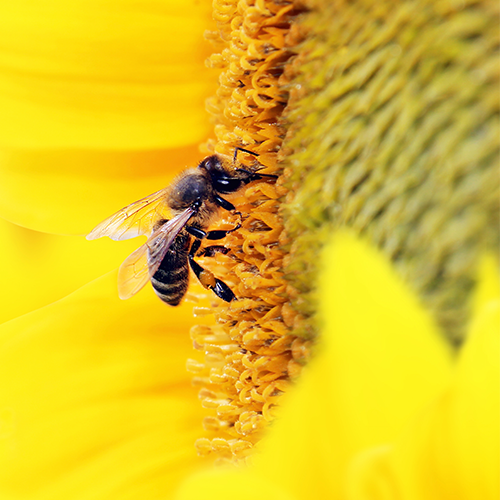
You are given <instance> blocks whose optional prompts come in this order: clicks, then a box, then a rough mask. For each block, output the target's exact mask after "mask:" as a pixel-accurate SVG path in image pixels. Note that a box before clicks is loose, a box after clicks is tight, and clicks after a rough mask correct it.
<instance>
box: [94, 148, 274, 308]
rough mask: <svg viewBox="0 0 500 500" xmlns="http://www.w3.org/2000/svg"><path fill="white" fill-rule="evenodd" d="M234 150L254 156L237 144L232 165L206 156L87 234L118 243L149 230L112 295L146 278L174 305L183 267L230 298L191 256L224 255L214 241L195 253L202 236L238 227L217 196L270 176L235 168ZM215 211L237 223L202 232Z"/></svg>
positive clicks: (215, 236)
mask: <svg viewBox="0 0 500 500" xmlns="http://www.w3.org/2000/svg"><path fill="white" fill-rule="evenodd" d="M238 151H243V152H245V153H249V154H252V155H254V156H258V155H257V154H256V153H252V152H251V151H247V150H246V149H243V148H236V149H235V152H234V157H233V161H232V164H231V162H230V160H228V159H226V158H224V157H222V156H220V155H216V154H215V155H211V156H208V157H206V158H205V159H204V160H202V161H201V162H200V164H199V165H198V167H197V168H190V169H187V170H185V171H184V172H182V173H181V174H180V176H179V177H177V179H175V181H174V182H173V183H172V184H171V185H170V186H168V187H166V188H164V189H160V191H157V192H156V193H153V194H151V195H149V196H146V197H145V198H142V199H141V200H138V201H136V202H134V203H132V204H130V205H128V206H126V207H125V208H122V209H121V210H119V211H118V212H116V213H115V214H114V215H112V216H111V217H108V218H107V219H106V220H104V221H103V222H101V223H100V224H98V225H97V226H96V227H95V228H94V229H93V230H92V231H91V232H90V233H89V234H88V235H87V240H95V239H97V238H101V237H103V236H109V237H110V238H111V239H113V240H117V241H118V240H125V239H129V238H134V237H136V236H139V235H143V234H149V237H148V240H147V241H146V243H145V244H144V245H142V246H141V247H139V248H138V249H137V250H136V251H135V252H133V253H132V254H131V255H129V257H127V259H126V260H125V261H124V262H123V264H122V265H121V266H120V269H119V271H118V294H119V296H120V298H121V299H123V300H125V299H128V298H130V297H132V296H133V295H135V294H136V293H137V292H139V291H140V290H141V289H142V288H143V287H144V286H145V285H146V284H147V283H148V281H151V284H152V286H153V289H154V291H155V293H156V295H158V297H159V298H160V299H161V300H162V301H164V302H166V303H167V304H169V305H171V306H176V305H178V304H179V303H180V302H181V301H182V299H183V298H184V296H185V295H186V292H187V289H188V284H189V268H191V269H192V271H193V272H194V274H195V276H196V277H197V278H198V280H199V281H200V283H201V284H202V285H203V287H205V288H206V289H209V290H212V291H213V292H214V293H215V295H217V296H218V297H220V298H221V299H222V300H224V301H226V302H231V301H232V300H233V299H234V298H235V295H234V293H233V291H232V290H231V289H230V288H229V286H227V285H226V284H225V283H224V282H223V281H221V280H219V279H218V278H216V277H215V276H214V275H213V273H212V272H210V271H208V270H207V269H203V268H202V267H201V266H200V265H199V264H198V263H197V262H196V260H195V257H196V256H197V255H208V256H210V255H213V254H214V253H216V252H223V253H227V251H228V249H227V248H225V247H223V246H218V245H214V246H211V247H207V248H205V249H204V250H203V253H199V250H200V247H201V243H202V240H204V239H206V240H221V239H223V238H224V237H225V236H226V235H227V234H228V233H231V232H232V231H235V230H237V229H238V228H239V227H241V214H240V213H239V212H237V211H236V208H235V206H234V205H233V204H232V203H230V202H229V201H227V200H226V199H224V198H223V197H222V195H225V194H231V193H235V192H236V191H238V190H239V189H240V188H242V187H243V186H245V185H247V184H249V183H250V182H254V181H257V180H262V179H275V178H276V176H274V175H268V174H260V173H257V172H256V171H250V170H247V169H245V168H237V167H236V156H237V153H238ZM219 209H223V210H226V211H228V212H232V213H234V214H235V215H238V216H239V217H240V222H239V223H238V224H237V225H236V226H235V227H233V228H232V229H229V230H225V231H223V230H214V231H207V229H208V227H209V225H210V223H211V222H212V221H213V219H214V218H215V217H216V216H217V213H218V212H219ZM167 210H168V211H169V212H170V214H171V215H172V218H170V219H169V218H166V217H165V215H166V213H165V212H166V211H167Z"/></svg>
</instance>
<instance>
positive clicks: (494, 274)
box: [473, 253, 500, 315]
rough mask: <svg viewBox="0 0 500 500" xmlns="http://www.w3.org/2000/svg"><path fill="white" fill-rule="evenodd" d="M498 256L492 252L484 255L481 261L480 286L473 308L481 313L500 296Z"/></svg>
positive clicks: (476, 312)
mask: <svg viewBox="0 0 500 500" xmlns="http://www.w3.org/2000/svg"><path fill="white" fill-rule="evenodd" d="M498 269H499V265H498V258H497V257H496V256H494V255H493V254H491V253H488V254H485V255H483V257H482V259H481V261H480V262H479V270H478V271H479V272H478V286H477V289H476V291H475V295H474V303H473V310H474V313H475V314H476V315H477V314H480V312H481V311H482V310H483V308H484V307H485V306H486V304H488V302H490V301H492V300H497V299H498V297H500V276H499V274H498Z"/></svg>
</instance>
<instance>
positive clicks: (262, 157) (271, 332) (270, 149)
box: [188, 0, 309, 461]
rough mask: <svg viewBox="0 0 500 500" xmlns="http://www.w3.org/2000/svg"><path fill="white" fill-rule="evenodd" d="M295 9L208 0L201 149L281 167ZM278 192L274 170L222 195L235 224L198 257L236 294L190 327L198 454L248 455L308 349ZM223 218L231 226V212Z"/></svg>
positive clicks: (266, 3)
mask: <svg viewBox="0 0 500 500" xmlns="http://www.w3.org/2000/svg"><path fill="white" fill-rule="evenodd" d="M299 13H300V9H299V8H298V7H297V6H296V5H294V3H283V2H281V1H267V0H264V1H257V2H255V3H254V2H251V1H249V2H241V1H240V2H238V1H236V0H234V1H215V3H214V18H215V19H216V21H217V27H218V31H217V32H215V33H209V34H208V35H207V36H208V38H210V39H211V40H213V41H214V42H215V44H216V47H217V50H218V53H216V54H214V55H212V56H211V58H210V60H209V64H210V65H211V66H213V67H217V68H220V69H221V70H222V72H221V75H220V79H219V83H220V86H219V89H218V91H217V95H216V96H215V97H213V98H212V99H211V100H210V102H209V103H208V109H209V111H210V113H211V114H212V115H213V116H214V121H215V133H216V136H217V141H216V142H210V143H209V144H208V150H209V151H211V152H214V151H215V152H216V153H218V154H225V155H228V156H232V155H233V152H234V150H235V148H236V147H243V148H245V149H247V150H249V151H252V152H253V153H256V154H258V155H259V156H258V157H255V156H252V155H249V154H246V153H241V154H239V155H238V161H239V162H241V163H242V164H243V165H246V166H248V167H249V168H256V167H258V168H262V173H266V174H273V175H278V176H279V175H281V174H282V170H281V168H280V167H279V165H278V164H277V162H278V153H279V150H280V147H281V143H282V140H283V137H284V135H285V131H284V128H283V127H282V125H281V124H280V121H279V120H280V116H281V114H282V112H283V110H284V108H285V106H286V103H287V100H288V93H287V92H286V91H285V90H284V89H283V85H282V84H281V83H282V82H281V81H280V78H282V79H283V71H284V68H285V65H286V63H287V61H289V59H290V58H291V57H292V56H293V55H294V53H293V51H292V50H291V47H293V46H294V45H295V44H296V43H297V37H296V35H293V30H290V27H291V23H292V22H293V20H294V19H295V18H296V17H297V15H299ZM286 195H287V190H286V189H284V188H283V187H282V185H281V180H280V179H278V181H277V182H274V181H271V182H269V181H268V182H259V183H252V184H251V185H250V186H249V187H247V188H246V189H243V190H241V191H240V192H238V193H237V194H236V195H234V196H232V197H230V200H231V203H233V204H234V205H235V206H236V207H237V209H238V211H240V212H241V213H242V214H243V221H242V226H241V228H240V229H239V230H238V231H234V232H231V233H230V234H229V235H228V236H227V237H226V238H225V239H224V245H225V246H226V247H228V248H229V249H230V251H229V252H228V254H227V255H222V254H217V255H216V256H214V257H211V258H210V263H209V262H208V260H207V261H205V263H204V262H203V259H200V261H201V262H202V264H203V265H204V266H205V265H206V266H207V267H209V268H210V270H211V271H213V272H214V274H215V275H216V276H217V277H218V278H220V279H221V280H223V281H224V282H225V283H227V284H228V285H229V286H230V287H231V289H232V290H233V291H234V293H235V295H236V297H237V298H238V300H236V301H233V302H231V303H230V304H227V303H221V301H216V300H213V304H212V308H211V311H210V312H212V311H213V313H214V315H215V323H216V325H215V326H211V327H209V326H204V325H203V326H202V325H197V326H195V327H193V328H192V330H191V337H192V339H193V342H194V345H195V347H196V348H197V349H198V350H199V351H201V352H202V353H203V357H204V359H203V361H202V362H200V361H195V360H190V361H189V362H188V369H189V370H190V371H191V372H193V373H194V374H195V375H194V383H195V384H196V385H198V386H199V387H200V399H201V404H202V405H203V407H204V408H206V409H207V416H206V418H205V420H204V428H205V431H206V432H207V435H206V437H201V438H200V439H199V440H198V441H197V443H196V447H197V450H198V452H199V453H200V454H202V455H207V454H210V453H214V454H215V456H217V457H218V458H220V459H223V460H225V459H231V460H234V461H238V460H241V459H244V458H245V457H246V456H248V454H249V453H250V452H251V450H252V448H253V446H254V445H255V444H256V443H257V442H258V440H259V438H260V437H261V434H262V431H263V429H264V428H265V427H266V426H267V424H268V423H269V422H270V421H271V420H272V419H273V414H274V412H273V410H274V408H275V407H276V405H277V404H278V401H279V399H280V396H281V395H282V394H283V393H284V392H285V391H286V389H287V386H288V384H289V383H290V379H291V378H293V377H294V376H296V375H297V374H298V373H299V372H300V368H301V366H302V365H303V364H304V363H305V360H306V359H307V358H308V356H309V348H308V345H309V342H308V341H307V340H306V339H305V338H299V337H297V336H294V335H291V333H290V331H291V327H292V326H294V323H295V322H296V321H299V320H300V318H298V317H297V315H296V313H294V310H293V309H292V308H291V307H290V305H289V304H288V298H287V293H286V292H287V284H286V282H285V281H284V279H283V270H282V269H283V261H284V258H285V253H284V251H283V250H282V248H281V246H280V238H283V237H282V230H283V225H282V220H281V217H280V216H279V210H278V209H279V206H280V200H281V199H283V198H284V197H285V196H286ZM224 223H227V224H226V225H227V228H230V227H231V225H232V224H234V221H232V220H230V219H228V220H227V221H223V224H224ZM207 311H208V309H203V308H196V309H195V313H196V314H205V313H206V312H207Z"/></svg>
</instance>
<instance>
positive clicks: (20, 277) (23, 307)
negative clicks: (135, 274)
mask: <svg viewBox="0 0 500 500" xmlns="http://www.w3.org/2000/svg"><path fill="white" fill-rule="evenodd" d="M0 243H1V244H0V276H1V277H2V286H1V287H0V303H1V304H2V306H1V307H0V323H3V322H4V321H7V320H10V319H13V318H15V317H17V316H21V315H22V314H25V313H28V312H30V311H32V310H34V309H38V308H39V307H42V306H45V305H48V304H50V303H51V302H54V301H56V300H59V299H61V298H63V297H64V296H65V295H67V294H69V293H71V292H73V291H74V290H76V289H77V288H78V287H80V286H82V285H84V284H85V283H88V282H89V281H91V280H93V279H95V278H97V277H99V276H101V275H102V274H104V273H107V272H109V270H110V269H113V268H116V267H118V266H119V265H120V263H121V262H122V261H123V260H124V259H125V258H126V257H127V255H128V254H130V253H132V252H133V251H134V250H135V248H136V247H137V246H139V245H140V243H141V242H140V241H139V240H130V241H125V242H123V244H117V243H116V242H114V241H111V240H109V239H108V238H105V239H104V238H103V239H101V240H98V241H95V242H90V241H86V240H85V239H84V238H81V237H79V236H55V235H49V234H45V233H39V232H36V231H31V230H29V229H25V228H22V227H19V226H16V225H14V224H10V223H9V222H7V221H4V220H3V219H0Z"/></svg>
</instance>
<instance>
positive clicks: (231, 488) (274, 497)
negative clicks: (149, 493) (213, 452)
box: [175, 469, 327, 500]
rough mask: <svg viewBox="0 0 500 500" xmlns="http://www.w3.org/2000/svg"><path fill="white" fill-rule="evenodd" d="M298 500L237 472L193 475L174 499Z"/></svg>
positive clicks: (270, 483)
mask: <svg viewBox="0 0 500 500" xmlns="http://www.w3.org/2000/svg"><path fill="white" fill-rule="evenodd" d="M295 498H296V497H295V496H290V495H289V494H288V493H287V492H286V491H284V490H283V489H282V488H281V487H280V486H279V485H277V484H276V483H275V482H273V481H269V480H267V479H266V478H263V477H261V476H259V475H257V474H253V473H252V472H250V471H247V470H246V471H238V470H234V469H233V470H229V469H228V470H226V469H220V470H210V471H203V472H200V473H197V474H193V475H192V476H191V477H189V478H188V479H187V480H186V481H185V482H183V483H182V484H181V487H180V488H179V490H178V492H177V494H176V496H175V500H201V499H203V500H255V499H259V500H294V499H295ZM310 498H311V499H312V498H314V497H313V496H311V497H310ZM323 498H325V499H326V498H327V497H323Z"/></svg>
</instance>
